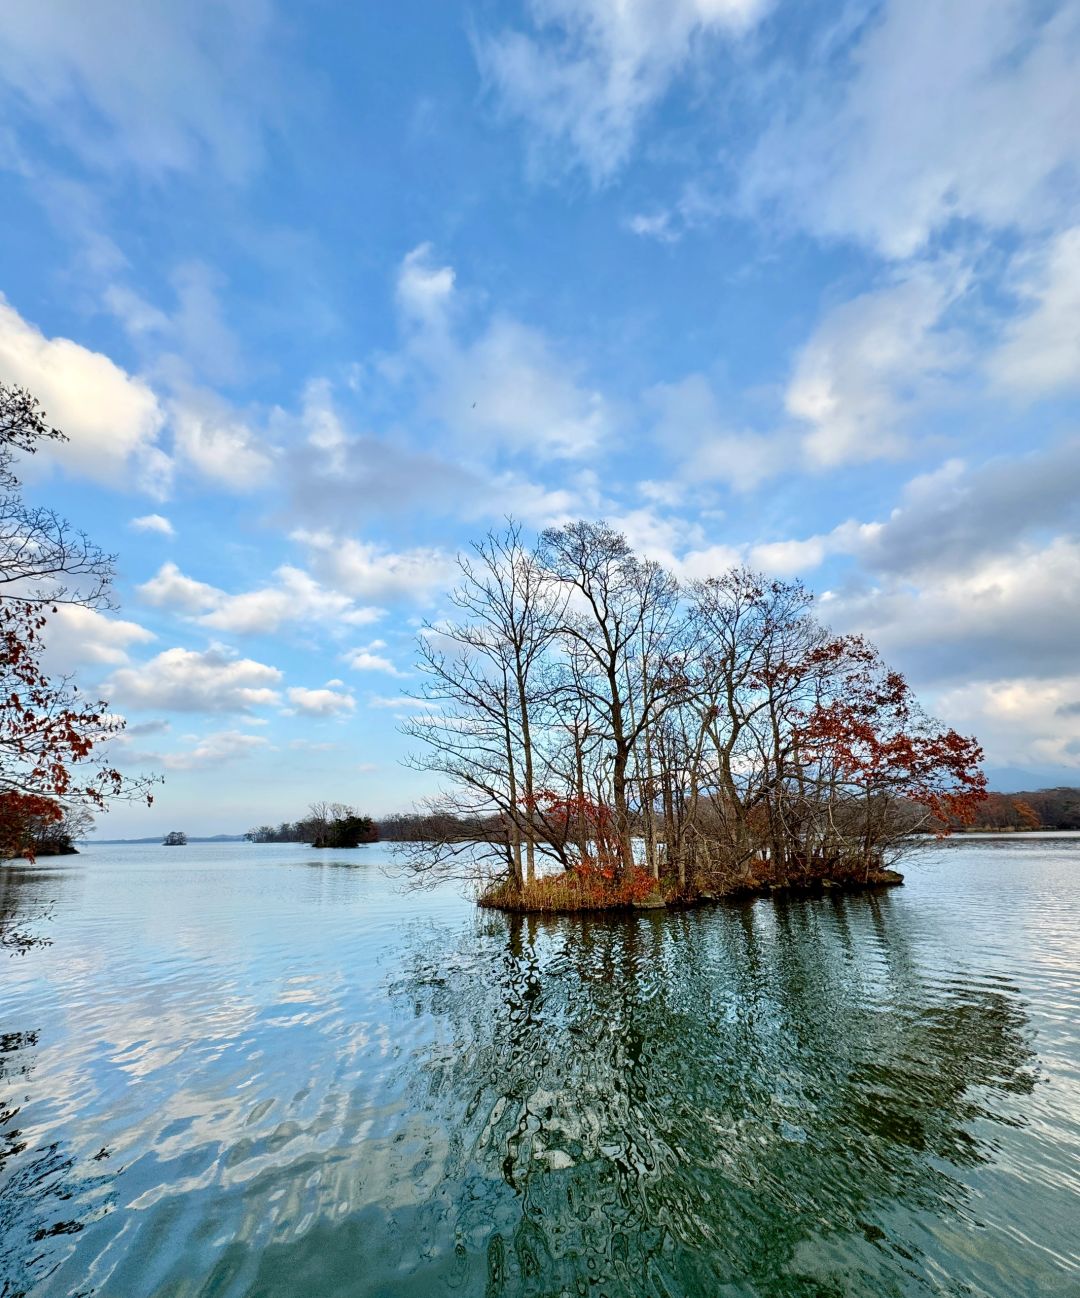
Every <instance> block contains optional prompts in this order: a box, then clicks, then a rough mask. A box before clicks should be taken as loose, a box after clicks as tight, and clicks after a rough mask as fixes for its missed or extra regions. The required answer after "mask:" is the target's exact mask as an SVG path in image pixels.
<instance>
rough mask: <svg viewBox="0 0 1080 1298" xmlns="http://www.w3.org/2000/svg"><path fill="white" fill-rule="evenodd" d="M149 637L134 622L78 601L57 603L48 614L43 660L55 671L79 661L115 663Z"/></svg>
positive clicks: (64, 671)
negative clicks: (76, 602) (84, 605)
mask: <svg viewBox="0 0 1080 1298" xmlns="http://www.w3.org/2000/svg"><path fill="white" fill-rule="evenodd" d="M153 639H154V633H153V632H152V631H148V630H147V629H146V627H144V626H140V625H139V624H138V623H137V622H131V621H128V620H126V619H124V618H118V617H112V616H109V615H108V614H105V613H99V612H98V611H97V610H96V609H92V608H83V607H82V606H81V605H80V604H60V605H58V606H57V609H56V612H55V613H51V614H50V615H49V621H48V625H47V628H46V631H45V644H46V650H45V659H44V661H45V663H46V665H47V666H48V669H49V671H50V672H54V673H56V674H59V675H66V674H68V673H69V672H73V671H74V670H75V668H76V667H79V666H83V665H94V664H98V665H104V666H115V665H117V664H120V663H126V662H127V661H128V651H129V650H130V649H132V648H134V647H135V646H137V645H142V644H149V643H150V641H152V640H153Z"/></svg>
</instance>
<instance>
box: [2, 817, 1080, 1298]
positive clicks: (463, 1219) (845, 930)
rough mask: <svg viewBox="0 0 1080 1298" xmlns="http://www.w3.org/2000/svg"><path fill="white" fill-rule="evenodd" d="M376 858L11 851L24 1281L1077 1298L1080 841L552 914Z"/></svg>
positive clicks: (19, 1252)
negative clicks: (670, 911) (755, 898)
mask: <svg viewBox="0 0 1080 1298" xmlns="http://www.w3.org/2000/svg"><path fill="white" fill-rule="evenodd" d="M385 859H386V858H385V854H384V853H383V852H382V851H381V849H378V848H372V849H366V850H361V851H357V852H354V853H348V854H338V855H334V854H330V853H317V852H314V851H312V850H310V849H307V848H303V847H294V846H260V847H254V846H249V845H247V844H242V845H239V844H238V845H235V846H225V847H221V846H204V845H192V846H189V847H186V848H182V849H163V848H159V847H150V848H143V847H139V848H136V847H120V848H112V847H98V848H91V849H89V850H88V851H87V852H86V853H85V854H84V855H82V856H79V857H75V858H67V859H62V860H57V861H52V862H48V863H44V862H43V863H41V864H40V865H39V866H38V867H33V868H30V867H14V866H5V867H0V914H2V915H3V916H4V922H5V925H6V928H7V932H8V934H9V936H10V935H11V933H12V932H13V930H17V931H18V932H19V933H20V934H21V935H22V939H23V941H22V942H21V943H20V944H18V945H15V946H11V947H9V949H8V950H6V951H0V1051H2V1054H0V1116H2V1117H3V1119H4V1121H3V1125H2V1126H0V1239H2V1250H0V1257H2V1260H0V1295H2V1296H3V1298H12V1296H13V1295H16V1294H22V1293H27V1294H32V1295H50V1296H51V1295H64V1296H65V1298H67V1296H68V1295H74V1294H81V1295H89V1294H94V1295H101V1296H102V1298H143V1296H144V1295H145V1296H149V1295H160V1296H164V1295H168V1296H169V1298H181V1296H182V1295H183V1296H188V1295H191V1296H193V1295H206V1296H209V1295H215V1298H226V1296H230V1298H231V1296H234V1295H237V1296H238V1295H252V1296H254V1295H260V1296H265V1298H284V1296H286V1295H288V1296H289V1298H331V1296H333V1298H345V1296H346V1295H350V1296H351V1295H397V1294H401V1295H406V1294H408V1295H418V1296H419V1295H441V1294H447V1295H462V1296H467V1295H503V1294H505V1295H517V1294H530V1295H534V1294H535V1295H562V1294H568V1295H578V1294H581V1295H597V1296H599V1295H605V1296H609V1298H615V1296H616V1295H618V1296H621V1295H646V1294H647V1295H672V1296H674V1295H692V1294H693V1295H697V1294H701V1295H710V1296H711V1295H723V1296H725V1298H727V1296H730V1298H734V1296H735V1295H740V1296H742V1295H786V1296H791V1298H795V1296H798V1298H810V1296H813V1298H839V1296H840V1295H861V1294H868V1295H870V1294H872V1295H924V1294H948V1295H979V1296H982V1295H995V1296H998V1295H1000V1296H1002V1298H1005V1296H1008V1298H1014V1296H1016V1295H1030V1294H1062V1295H1077V1294H1080V1195H1078V1191H1080V936H1078V934H1080V836H1073V837H1068V836H1064V837H1054V838H1049V837H1047V838H1024V839H1022V840H1021V839H1017V838H1013V839H1003V840H976V841H972V840H964V841H961V842H957V843H955V844H951V845H949V846H946V847H944V848H936V849H934V851H933V852H932V853H930V854H929V855H928V856H926V857H925V858H924V859H923V860H922V861H921V862H920V863H919V864H918V865H913V866H910V867H909V871H908V880H909V882H908V884H907V886H906V887H904V888H903V889H898V890H894V891H891V892H887V893H884V894H882V895H879V896H864V897H850V898H845V899H839V898H837V899H832V898H829V899H822V900H811V901H797V902H789V903H787V904H774V903H771V902H762V901H759V902H755V903H751V904H747V905H740V906H731V907H717V908H714V909H710V910H707V911H706V910H701V911H695V912H688V913H682V914H675V915H665V914H659V915H658V914H656V913H645V914H642V915H641V916H638V917H633V918H618V919H608V920H598V919H580V918H564V919H560V920H548V921H539V922H537V921H530V920H527V919H526V920H522V919H520V918H518V917H515V918H509V917H505V916H501V915H496V914H491V913H479V912H477V911H475V910H474V909H473V908H472V907H471V906H470V905H469V904H468V903H467V902H465V901H464V900H462V899H461V898H459V897H458V896H456V895H455V894H454V893H453V892H449V891H448V892H444V893H438V894H434V895H432V894H427V895H421V896H419V897H417V896H411V897H403V896H402V895H401V893H400V892H399V890H398V886H397V884H396V883H395V882H394V880H393V879H392V878H389V877H388V876H387V875H386V873H385V872H384V871H383V870H382V869H381V868H380V863H381V862H383V861H384V860H385Z"/></svg>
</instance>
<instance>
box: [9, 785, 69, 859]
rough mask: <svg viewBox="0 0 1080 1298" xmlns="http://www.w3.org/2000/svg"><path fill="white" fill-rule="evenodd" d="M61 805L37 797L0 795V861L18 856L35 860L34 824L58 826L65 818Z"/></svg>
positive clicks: (16, 794)
mask: <svg viewBox="0 0 1080 1298" xmlns="http://www.w3.org/2000/svg"><path fill="white" fill-rule="evenodd" d="M63 814H64V813H63V810H62V808H61V807H60V804H59V803H57V802H54V801H53V800H52V799H51V798H43V797H41V796H40V795H38V794H32V793H14V792H10V791H5V792H3V793H0V860H4V859H10V858H12V857H16V856H25V857H27V858H28V859H29V860H31V861H32V860H33V859H34V836H33V833H32V832H31V831H32V829H33V826H34V825H35V824H40V823H42V822H44V823H46V824H56V823H58V822H59V821H60V820H61V819H62V818H63Z"/></svg>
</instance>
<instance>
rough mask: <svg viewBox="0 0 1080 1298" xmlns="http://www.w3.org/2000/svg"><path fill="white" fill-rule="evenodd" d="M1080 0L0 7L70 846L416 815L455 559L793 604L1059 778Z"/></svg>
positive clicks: (1004, 755) (1073, 521) (1, 332)
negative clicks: (81, 600)
mask: <svg viewBox="0 0 1080 1298" xmlns="http://www.w3.org/2000/svg"><path fill="white" fill-rule="evenodd" d="M1077 66H1080V2H1077V0H1071V2H1068V3H1060V4H1055V3H1024V2H1022V0H953V3H950V4H948V5H941V4H937V3H930V2H928V0H903V2H901V0H889V2H886V3H847V4H840V5H836V4H831V5H812V4H811V5H808V4H795V3H793V2H790V3H785V0H772V2H770V0H531V2H529V3H525V4H521V5H517V4H495V3H490V2H489V3H475V4H471V5H459V4H456V3H453V2H452V0H440V2H439V3H435V2H429V3H420V2H419V0H411V2H407V3H402V4H398V5H394V6H392V7H391V6H387V5H381V4H374V3H369V4H354V5H346V4H342V3H335V2H333V0H323V2H320V3H313V4H309V5H304V6H295V5H294V6H286V5H284V4H280V3H274V2H273V0H187V3H185V4H183V5H180V4H175V3H172V2H171V0H144V2H143V3H141V4H139V5H137V6H133V5H130V4H125V3H121V0H99V3H97V4H95V5H92V6H91V5H85V4H82V3H78V2H77V0H7V3H6V4H5V5H4V6H3V7H2V9H0V166H2V167H3V171H4V193H5V222H4V239H3V241H2V243H0V292H2V293H3V295H4V296H3V301H2V303H0V374H2V376H3V377H4V378H5V379H6V380H8V381H15V382H20V383H23V384H25V385H27V386H29V387H30V388H32V389H33V390H34V391H35V392H36V393H37V394H38V395H39V396H40V397H41V399H42V400H43V401H44V403H45V405H46V407H47V409H48V411H49V414H50V415H51V416H52V417H53V419H54V420H55V421H56V422H58V423H60V424H61V425H62V426H63V427H64V428H65V429H66V431H67V432H68V433H69V435H70V437H71V443H70V445H69V446H67V447H66V448H64V450H63V452H62V453H61V454H59V455H57V456H54V457H48V459H47V457H46V456H45V455H44V454H43V455H41V456H39V457H38V461H37V462H35V463H34V465H33V466H32V471H31V472H30V473H29V474H28V492H29V494H30V495H31V496H32V497H33V498H34V499H40V500H44V501H48V502H50V503H56V504H58V505H59V507H60V508H62V509H63V510H64V511H65V512H66V513H67V514H68V515H69V517H70V518H71V519H72V520H73V521H74V522H76V523H78V524H79V525H81V526H83V527H85V528H86V530H88V531H89V532H90V533H91V534H92V535H93V536H94V538H95V539H97V540H99V541H100V542H101V543H102V544H103V545H105V546H107V547H108V548H109V549H112V550H115V551H116V552H117V553H118V555H119V573H120V579H119V582H118V591H117V593H118V598H119V602H120V607H119V609H118V610H117V612H115V613H114V614H111V615H97V614H91V613H87V612H86V611H80V610H75V611H73V612H69V613H66V614H64V615H63V617H62V618H61V619H60V620H59V621H58V622H57V623H56V624H55V625H54V626H53V628H52V633H51V634H52V643H51V648H50V652H51V653H52V655H53V661H54V664H55V665H56V666H57V667H64V668H70V669H72V670H75V671H77V673H78V675H79V678H80V680H82V681H83V682H84V684H85V685H86V686H87V687H88V688H89V687H94V688H96V687H98V686H100V688H101V689H103V690H104V691H105V693H106V696H107V697H108V698H109V699H110V700H111V702H112V703H113V705H114V706H115V708H116V709H117V710H118V711H121V712H122V713H123V714H124V715H125V716H126V717H127V718H128V722H129V730H128V734H127V736H126V738H125V740H124V745H123V753H124V761H125V762H126V763H127V764H128V765H130V766H133V767H135V768H139V767H149V768H154V769H157V770H159V771H162V772H163V773H164V774H165V775H166V777H167V782H166V784H165V786H164V788H163V789H162V790H161V792H160V794H159V797H158V803H157V805H156V806H155V808H154V809H153V810H152V811H149V812H147V811H144V810H141V809H136V808H124V807H121V808H118V809H117V810H115V811H114V812H113V813H112V814H111V815H110V817H109V819H108V821H106V822H103V823H102V825H101V832H106V831H107V832H109V833H110V834H136V833H154V832H157V831H159V830H162V829H168V828H173V827H183V828H185V829H187V830H188V831H189V832H219V831H239V830H243V829H245V828H247V827H248V826H249V825H251V824H254V823H258V822H260V821H263V820H276V819H282V818H286V817H292V816H294V815H297V814H299V813H300V812H302V811H303V809H304V807H305V806H306V804H307V803H308V802H309V801H310V800H311V799H313V798H316V797H328V798H333V799H339V800H342V801H348V802H353V803H356V804H358V805H360V806H362V807H364V808H366V809H369V810H371V811H372V812H374V813H379V812H382V811H388V810H394V809H398V808H402V807H405V806H407V805H408V804H409V803H410V802H411V801H412V800H413V798H414V797H416V796H417V795H418V794H420V793H422V792H424V791H425V789H424V787H423V786H422V785H421V784H420V783H419V782H418V781H419V780H420V777H419V776H416V775H414V774H411V773H409V772H408V771H406V770H404V769H403V768H402V767H401V765H400V764H399V763H400V758H401V756H402V754H403V751H404V741H403V740H402V739H400V738H399V737H398V735H397V733H396V725H397V721H396V718H397V716H398V715H400V714H401V713H402V711H403V708H402V706H401V698H400V696H401V692H402V691H403V690H407V689H408V688H409V686H410V680H411V677H410V671H411V660H412V654H411V642H412V639H413V637H414V636H415V632H416V627H417V625H418V623H419V622H420V621H422V620H423V619H425V618H437V617H438V616H439V613H440V609H441V604H442V599H443V596H444V593H445V591H446V590H447V588H448V586H449V585H450V584H451V582H452V568H453V557H454V554H455V552H456V551H457V550H458V549H459V547H461V546H462V545H464V544H465V543H467V541H468V540H469V538H471V537H473V536H476V535H478V534H480V533H482V532H483V531H484V530H486V529H487V528H488V527H490V526H493V525H497V524H498V523H499V522H500V521H501V519H502V518H503V517H504V516H505V515H507V514H513V515H514V516H515V517H517V518H519V519H520V520H522V521H523V522H524V523H525V524H526V525H527V526H528V527H529V528H537V527H541V526H544V525H547V524H549V523H555V522H559V521H563V520H566V519H568V518H572V517H576V516H585V517H592V518H596V517H604V518H607V519H608V520H609V521H610V522H612V523H614V524H616V525H618V526H620V527H622V528H623V529H624V530H625V531H626V532H627V534H628V535H629V537H630V539H631V540H632V541H633V542H634V543H635V545H637V546H638V547H639V548H640V549H641V550H642V551H643V552H646V553H648V554H650V555H653V556H655V557H658V558H661V559H664V560H665V561H667V562H669V563H671V564H672V566H673V567H675V568H676V570H678V571H679V572H680V573H682V574H684V575H687V576H698V575H705V574H707V573H708V572H710V571H715V570H718V569H720V568H722V567H724V566H725V565H727V564H729V563H731V562H735V561H745V562H749V563H751V564H753V565H754V566H757V567H759V568H762V569H765V570H767V571H770V572H774V573H776V574H778V575H782V576H791V577H793V576H798V577H800V578H802V579H803V580H804V581H806V582H807V584H808V585H809V586H811V587H812V588H813V589H814V590H815V591H816V592H817V593H818V595H819V598H820V600H821V604H820V608H821V612H822V615H823V616H824V617H826V618H827V619H828V620H829V621H830V623H831V624H832V625H834V626H835V627H836V628H837V629H843V630H848V629H853V630H861V631H863V632H865V633H866V634H868V635H869V636H870V637H871V638H873V639H874V640H876V641H877V643H878V644H879V645H880V646H881V648H882V649H883V650H884V651H885V653H886V654H887V656H888V657H889V658H890V660H891V661H892V662H894V663H895V665H896V666H898V667H899V668H901V669H902V670H903V671H905V672H906V673H907V674H908V676H909V678H910V679H911V680H912V682H913V683H914V684H915V685H916V687H917V688H918V690H919V691H920V693H921V695H922V696H923V697H924V698H925V700H926V702H927V703H928V704H929V705H930V706H931V708H932V709H933V710H934V711H935V712H936V713H937V714H938V715H939V716H941V717H942V718H943V719H944V720H946V721H948V722H949V723H950V724H952V725H954V726H956V727H958V728H959V729H961V730H964V731H966V732H974V733H976V734H978V735H979V736H980V738H981V739H982V740H983V742H984V744H985V747H986V749H987V753H988V766H989V768H990V773H991V777H992V779H993V780H994V781H995V783H997V784H999V786H1006V787H1007V786H1011V787H1023V786H1025V785H1027V786H1031V785H1039V784H1045V783H1047V782H1065V781H1068V782H1072V783H1080V769H1078V768H1080V659H1078V655H1077V649H1076V646H1077V644H1078V643H1080V535H1078V531H1077V524H1078V516H1080V505H1078V502H1080V424H1078V414H1080V402H1078V397H1080V125H1078V123H1080V78H1078V77H1077V76H1076V75H1075V70H1076V67H1077Z"/></svg>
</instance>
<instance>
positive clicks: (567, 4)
mask: <svg viewBox="0 0 1080 1298" xmlns="http://www.w3.org/2000/svg"><path fill="white" fill-rule="evenodd" d="M766 7H767V5H766V3H765V2H764V0H531V3H530V5H529V11H530V14H531V17H532V19H533V23H534V25H535V28H536V33H535V35H525V34H524V33H522V32H518V31H505V32H502V33H500V34H499V35H496V36H489V37H485V38H482V39H481V40H480V41H479V42H478V46H477V54H478V58H479V60H480V64H481V67H482V69H483V70H484V72H485V73H486V75H487V77H488V79H489V80H490V81H491V83H492V84H493V86H494V87H495V90H496V92H497V93H498V95H499V97H500V99H501V100H502V102H503V104H504V105H505V107H506V108H507V109H508V110H509V111H510V112H511V113H512V114H514V115H515V116H518V117H521V118H522V119H523V120H524V121H525V122H526V123H527V125H528V126H529V127H530V128H531V129H532V130H533V131H534V133H535V135H534V140H535V142H536V144H537V145H538V146H539V153H540V154H545V153H546V155H547V157H548V158H549V159H551V160H555V159H557V160H558V163H559V164H560V165H561V166H564V165H565V164H566V162H567V160H571V161H578V162H580V163H581V164H583V165H584V166H585V168H586V169H587V170H588V171H589V172H590V174H591V176H592V178H593V180H594V181H595V182H601V181H604V180H606V179H608V178H609V177H610V176H612V175H613V174H614V173H615V172H616V171H617V170H618V169H619V168H620V167H621V166H622V164H623V163H624V162H625V161H626V159H627V157H628V155H629V153H630V149H631V147H632V145H633V142H634V138H635V136H636V134H637V131H638V127H639V125H640V123H641V120H642V119H643V117H644V116H645V115H646V114H647V112H648V111H649V109H650V108H652V107H653V105H654V104H655V103H656V102H657V101H658V100H659V99H660V98H661V97H662V96H663V95H664V93H665V92H666V91H667V89H668V87H669V85H670V84H671V83H672V81H673V80H674V79H675V78H676V77H677V76H678V75H679V73H680V72H681V71H682V70H683V68H684V67H685V66H686V64H687V63H688V62H689V61H690V59H691V57H692V56H693V54H694V53H695V51H696V49H697V47H698V46H699V44H701V43H702V42H703V40H704V39H705V38H706V37H708V36H709V35H710V34H713V33H717V32H725V33H728V34H729V35H730V34H736V33H739V32H742V31H744V30H745V29H746V28H748V27H749V26H750V25H751V24H753V23H754V22H755V21H756V20H757V19H758V18H759V17H760V16H761V14H762V13H763V12H764V11H765V9H766ZM536 152H537V150H536V149H534V154H536Z"/></svg>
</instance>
